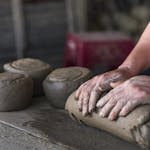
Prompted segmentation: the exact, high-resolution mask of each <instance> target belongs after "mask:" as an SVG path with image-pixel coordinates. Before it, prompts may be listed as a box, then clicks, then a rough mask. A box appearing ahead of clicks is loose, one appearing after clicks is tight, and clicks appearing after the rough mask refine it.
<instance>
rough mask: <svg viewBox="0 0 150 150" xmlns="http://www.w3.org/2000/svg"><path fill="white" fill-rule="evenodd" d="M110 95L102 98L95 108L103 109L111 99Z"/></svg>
mask: <svg viewBox="0 0 150 150" xmlns="http://www.w3.org/2000/svg"><path fill="white" fill-rule="evenodd" d="M111 96H112V95H111V93H110V92H109V93H108V94H106V95H105V96H104V97H102V98H101V99H100V100H99V101H98V102H97V104H96V107H98V108H101V107H103V106H104V105H105V104H106V103H107V102H108V101H109V99H110V98H111Z"/></svg>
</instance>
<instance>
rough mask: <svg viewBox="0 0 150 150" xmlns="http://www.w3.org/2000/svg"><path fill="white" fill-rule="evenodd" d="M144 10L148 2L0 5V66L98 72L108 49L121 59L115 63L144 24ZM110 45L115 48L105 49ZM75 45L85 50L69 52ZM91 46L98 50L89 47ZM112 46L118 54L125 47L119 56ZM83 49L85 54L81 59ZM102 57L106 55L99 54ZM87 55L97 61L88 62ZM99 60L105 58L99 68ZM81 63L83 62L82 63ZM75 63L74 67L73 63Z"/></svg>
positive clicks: (15, 0)
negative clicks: (30, 62) (21, 63)
mask: <svg viewBox="0 0 150 150" xmlns="http://www.w3.org/2000/svg"><path fill="white" fill-rule="evenodd" d="M149 8H150V1H149V0H132V1H131V0H1V1H0V37H1V38H0V66H2V65H3V64H4V63H6V62H8V61H12V60H15V59H18V58H22V57H33V58H40V59H42V60H44V61H46V62H48V63H50V64H51V65H52V66H53V67H61V66H64V65H65V66H69V65H80V66H85V67H89V68H91V67H93V66H94V67H93V68H94V69H95V68H96V69H98V67H99V64H103V66H105V62H106V61H109V59H107V56H109V58H110V56H111V57H113V55H114V52H113V51H114V50H112V49H115V48H116V47H117V48H116V49H117V52H116V51H115V53H117V54H118V55H117V54H116V56H115V57H114V59H115V60H116V59H117V58H118V59H119V58H120V57H121V56H122V55H123V54H126V55H124V56H123V57H122V59H121V60H120V62H119V63H121V62H122V61H123V59H125V57H126V56H127V55H128V53H129V52H130V51H131V50H132V48H133V47H134V43H136V41H137V40H138V38H139V37H140V35H141V33H142V31H143V30H144V28H145V26H146V25H147V23H148V22H149V20H150V11H149ZM106 31H107V33H106V34H105V32H106ZM116 32H119V34H118V33H116ZM87 37H88V39H87ZM70 39H71V42H70ZM113 39H115V42H114V44H113V45H111V44H110V43H111V42H112V41H113ZM120 40H122V41H121V42H120ZM102 41H103V42H104V41H105V43H107V44H106V45H108V47H107V46H105V44H102ZM94 42H95V43H94ZM77 43H78V44H79V43H80V45H81V44H82V45H83V47H84V46H85V48H83V47H82V48H81V47H80V48H79V47H78V46H77V48H76V49H75V46H76V45H77ZM89 43H90V44H89ZM96 43H97V45H99V47H98V48H97V47H96V48H95V47H94V46H93V45H96ZM98 43H99V44H98ZM118 43H119V44H118ZM92 44H93V45H92ZM86 45H88V48H87V47H86ZM89 45H92V46H89ZM118 45H122V47H123V48H124V47H125V46H124V45H130V46H128V47H126V48H124V49H123V50H122V53H120V49H121V47H120V46H119V47H118ZM89 47H90V48H89ZM91 47H92V48H91ZM114 47H115V48H114ZM71 48H72V50H73V51H72V50H71ZM79 49H80V51H82V54H81V53H80V52H79ZM83 49H84V50H83ZM86 49H90V50H89V51H90V52H88V53H87V52H86ZM95 49H97V51H96V52H94V51H95ZM108 49H109V52H107V50H108ZM110 50H112V52H111V51H110ZM70 51H72V52H71V54H70ZM75 51H76V52H75ZM100 51H103V53H99V52H100ZM104 51H105V52H107V53H105V54H104ZM91 53H96V55H97V56H93V57H92V58H91V59H90V55H91ZM97 53H98V54H97ZM73 55H76V56H75V57H74V56H73ZM77 55H80V57H78V56H77ZM81 55H84V56H81ZM102 55H103V56H104V55H105V58H103V59H105V61H103V62H102V58H101V56H102ZM81 57H83V58H81ZM84 57H86V58H89V59H87V60H86V61H84V60H85V59H86V58H84ZM94 57H97V61H96V62H95V64H96V65H95V64H90V65H88V63H89V61H92V60H93V59H94ZM68 58H70V59H71V60H73V61H70V60H69V59H68ZM67 59H68V60H67ZM79 59H80V62H77V61H78V60H79ZM114 59H112V61H113V62H114ZM69 61H70V62H69ZM83 61H84V62H83ZM112 61H111V63H112ZM119 63H117V64H116V65H118V64H119ZM92 65H93V66H92ZM116 65H115V66H111V67H110V68H112V67H116ZM1 68H2V67H1ZM94 69H93V70H94Z"/></svg>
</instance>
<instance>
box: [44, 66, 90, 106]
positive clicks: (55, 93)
mask: <svg viewBox="0 0 150 150" xmlns="http://www.w3.org/2000/svg"><path fill="white" fill-rule="evenodd" d="M90 77H91V72H90V70H88V69H87V68H83V67H67V68H60V69H56V70H54V71H53V72H52V73H50V74H49V75H48V76H47V78H46V79H45V80H44V82H43V87H44V91H45V95H46V97H47V99H48V100H49V102H50V103H51V104H52V105H53V106H55V107H58V108H64V106H65V103H66V99H67V98H68V96H69V95H70V94H71V93H72V92H73V91H75V90H76V89H77V88H78V87H79V86H80V85H81V84H82V83H84V82H85V81H87V80H88V79H90Z"/></svg>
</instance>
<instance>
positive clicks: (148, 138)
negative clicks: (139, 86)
mask: <svg viewBox="0 0 150 150" xmlns="http://www.w3.org/2000/svg"><path fill="white" fill-rule="evenodd" d="M74 95H75V93H73V94H72V95H70V97H69V98H68V100H67V102H66V105H65V109H66V110H68V111H69V113H70V116H71V117H72V118H74V119H76V120H78V121H80V122H83V123H85V124H87V125H89V126H91V127H95V128H98V129H101V130H104V131H107V132H110V133H111V134H114V135H116V136H118V137H120V138H122V139H124V140H127V141H129V142H134V143H137V144H138V145H140V146H141V147H142V148H144V149H150V105H141V106H139V107H137V108H136V109H135V110H133V111H132V112H131V113H130V114H129V115H128V116H126V117H119V118H118V119H117V120H116V121H110V120H109V119H108V118H101V117H100V116H99V115H98V114H97V113H95V112H93V114H92V115H91V116H87V117H83V116H82V113H81V112H80V111H79V110H78V106H77V101H76V100H75V97H74ZM103 140H104V139H103Z"/></svg>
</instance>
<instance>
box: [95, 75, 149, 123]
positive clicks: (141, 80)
mask: <svg viewBox="0 0 150 150" xmlns="http://www.w3.org/2000/svg"><path fill="white" fill-rule="evenodd" d="M141 104H150V77H149V76H135V77H133V78H130V79H129V80H127V81H125V82H124V83H123V84H121V85H119V86H117V87H116V88H114V89H112V90H111V91H110V92H109V93H108V94H106V95H105V96H104V97H102V98H101V99H100V100H99V101H98V102H97V104H96V106H97V108H98V110H99V115H100V116H101V117H108V118H109V119H110V120H114V119H116V118H117V117H118V116H126V115H127V114H128V113H129V112H131V111H132V110H133V109H134V108H135V107H137V106H138V105H141Z"/></svg>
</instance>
